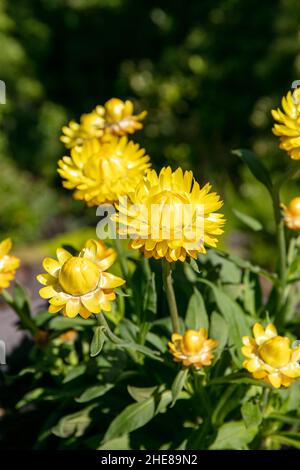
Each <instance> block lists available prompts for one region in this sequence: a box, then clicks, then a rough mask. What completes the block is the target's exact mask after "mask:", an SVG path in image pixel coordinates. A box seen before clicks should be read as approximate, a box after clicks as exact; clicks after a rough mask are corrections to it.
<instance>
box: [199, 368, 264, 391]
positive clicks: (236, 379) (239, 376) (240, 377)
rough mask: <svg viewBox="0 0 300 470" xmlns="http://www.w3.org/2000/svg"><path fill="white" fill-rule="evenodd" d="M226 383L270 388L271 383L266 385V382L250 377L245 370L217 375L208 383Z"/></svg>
mask: <svg viewBox="0 0 300 470" xmlns="http://www.w3.org/2000/svg"><path fill="white" fill-rule="evenodd" d="M226 383H235V384H249V385H257V386H260V387H264V388H270V389H271V388H272V385H268V384H267V383H266V382H263V381H262V380H258V379H252V377H251V376H250V375H249V374H247V372H245V373H244V372H237V373H234V374H228V375H224V376H223V377H217V378H216V379H212V380H211V381H210V382H209V384H208V385H216V384H226Z"/></svg>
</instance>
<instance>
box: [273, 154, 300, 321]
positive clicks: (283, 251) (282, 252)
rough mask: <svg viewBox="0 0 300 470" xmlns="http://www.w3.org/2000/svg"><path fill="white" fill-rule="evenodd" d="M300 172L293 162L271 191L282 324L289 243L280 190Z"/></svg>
mask: <svg viewBox="0 0 300 470" xmlns="http://www.w3.org/2000/svg"><path fill="white" fill-rule="evenodd" d="M298 172H299V165H298V164H297V162H293V163H292V164H291V165H290V167H289V168H288V170H287V171H286V172H285V173H284V174H283V176H281V177H280V178H279V179H278V180H277V182H275V184H274V186H273V190H272V191H271V196H272V202H273V211H274V218H275V224H276V238H277V247H278V253H279V266H278V275H279V287H278V297H279V301H278V312H277V315H278V323H281V322H282V320H283V315H284V305H285V302H286V285H287V243H286V237H285V227H284V220H283V217H282V211H281V207H280V189H281V186H282V185H283V184H284V183H285V182H286V181H288V180H291V179H292V178H293V177H294V176H295V175H297V173H298Z"/></svg>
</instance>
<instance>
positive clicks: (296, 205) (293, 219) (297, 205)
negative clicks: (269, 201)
mask: <svg viewBox="0 0 300 470" xmlns="http://www.w3.org/2000/svg"><path fill="white" fill-rule="evenodd" d="M283 214H284V223H285V225H286V226H287V227H288V228H289V229H290V230H300V197H295V198H294V199H292V200H291V201H290V202H289V204H288V206H283Z"/></svg>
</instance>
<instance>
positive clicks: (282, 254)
mask: <svg viewBox="0 0 300 470" xmlns="http://www.w3.org/2000/svg"><path fill="white" fill-rule="evenodd" d="M273 210H274V218H275V224H276V237H277V247H278V253H279V267H278V271H279V309H281V308H282V307H283V305H284V293H285V287H286V268H287V264H286V263H287V259H286V258H287V256H286V239H285V228H284V221H283V218H282V215H281V209H280V199H279V191H274V194H273Z"/></svg>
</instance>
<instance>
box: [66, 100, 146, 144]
mask: <svg viewBox="0 0 300 470" xmlns="http://www.w3.org/2000/svg"><path fill="white" fill-rule="evenodd" d="M146 114H147V112H146V111H143V112H142V113H140V114H136V115H135V114H134V106H133V103H132V101H129V100H126V101H122V100H120V99H118V98H111V99H110V100H108V101H107V102H106V103H105V104H104V106H96V108H95V109H94V110H93V111H92V112H91V113H86V114H83V115H82V116H81V118H80V123H77V122H75V121H71V122H70V123H69V126H64V127H63V128H62V132H63V135H62V136H61V138H60V140H61V141H62V142H63V143H64V144H65V146H66V147H67V148H72V147H75V146H81V145H82V144H83V143H84V142H86V141H88V140H90V139H95V138H97V139H103V138H104V139H105V137H106V136H109V135H116V136H123V135H127V134H133V133H134V132H135V131H137V130H139V129H142V127H143V125H142V123H141V121H142V120H143V119H144V118H145V117H146Z"/></svg>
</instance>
